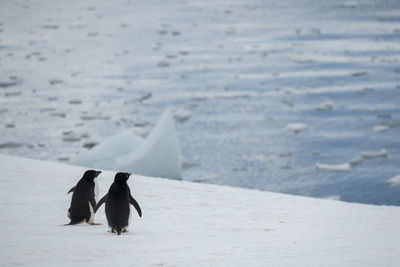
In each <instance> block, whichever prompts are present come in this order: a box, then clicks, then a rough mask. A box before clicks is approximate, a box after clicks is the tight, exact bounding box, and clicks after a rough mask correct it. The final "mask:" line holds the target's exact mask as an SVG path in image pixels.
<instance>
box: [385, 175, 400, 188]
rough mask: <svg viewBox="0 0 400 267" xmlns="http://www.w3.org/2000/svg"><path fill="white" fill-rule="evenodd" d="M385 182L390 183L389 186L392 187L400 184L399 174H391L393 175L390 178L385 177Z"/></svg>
mask: <svg viewBox="0 0 400 267" xmlns="http://www.w3.org/2000/svg"><path fill="white" fill-rule="evenodd" d="M386 183H387V184H388V185H390V186H391V187H393V186H400V174H398V175H396V176H393V177H392V178H390V179H387V180H386Z"/></svg>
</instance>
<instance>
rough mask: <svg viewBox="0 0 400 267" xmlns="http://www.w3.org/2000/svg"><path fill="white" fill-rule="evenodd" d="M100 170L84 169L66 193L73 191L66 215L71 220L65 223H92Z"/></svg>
mask: <svg viewBox="0 0 400 267" xmlns="http://www.w3.org/2000/svg"><path fill="white" fill-rule="evenodd" d="M100 173H101V171H95V170H88V171H86V172H85V173H84V174H83V176H82V178H81V179H80V180H79V182H78V183H77V184H76V186H74V187H72V188H71V189H70V190H69V191H68V194H69V193H71V192H73V194H72V198H71V206H70V208H69V209H68V213H67V216H68V218H70V219H71V222H70V223H68V224H66V225H73V224H78V223H89V224H95V223H94V209H95V207H96V201H97V195H98V187H97V176H99V174H100Z"/></svg>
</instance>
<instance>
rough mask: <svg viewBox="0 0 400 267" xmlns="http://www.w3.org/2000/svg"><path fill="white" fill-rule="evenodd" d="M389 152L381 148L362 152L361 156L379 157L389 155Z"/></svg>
mask: <svg viewBox="0 0 400 267" xmlns="http://www.w3.org/2000/svg"><path fill="white" fill-rule="evenodd" d="M387 155H388V152H387V150H386V149H384V148H383V149H381V150H379V151H367V152H362V153H361V156H362V157H363V158H366V159H368V158H378V157H387Z"/></svg>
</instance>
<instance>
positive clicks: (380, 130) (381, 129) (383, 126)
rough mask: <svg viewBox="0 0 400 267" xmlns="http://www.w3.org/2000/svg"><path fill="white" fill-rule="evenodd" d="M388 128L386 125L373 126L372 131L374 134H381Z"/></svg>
mask: <svg viewBox="0 0 400 267" xmlns="http://www.w3.org/2000/svg"><path fill="white" fill-rule="evenodd" d="M389 129H390V127H389V126H388V125H376V126H374V131H375V132H383V131H387V130H389Z"/></svg>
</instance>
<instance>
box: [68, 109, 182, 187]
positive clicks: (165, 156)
mask: <svg viewBox="0 0 400 267" xmlns="http://www.w3.org/2000/svg"><path fill="white" fill-rule="evenodd" d="M181 158H182V157H181V148H180V144H179V139H178V135H177V133H176V130H175V124H174V119H173V118H172V115H171V112H170V111H169V110H166V111H164V113H163V114H162V115H161V117H160V118H159V120H158V122H157V124H156V126H155V127H154V129H153V130H152V132H151V133H150V135H149V136H148V137H147V138H145V139H144V138H142V137H140V136H137V135H136V134H135V133H134V130H126V131H124V132H122V133H118V134H116V135H114V136H112V137H110V138H109V139H106V140H104V141H103V142H101V143H100V144H98V145H97V146H95V147H94V148H93V149H91V150H88V151H86V152H83V153H81V154H79V155H78V156H77V157H76V158H74V159H73V160H72V161H71V162H72V163H73V164H76V165H81V166H86V167H91V168H98V169H106V170H114V171H126V172H131V173H137V174H143V175H149V176H156V177H166V178H173V179H181V178H182V160H181Z"/></svg>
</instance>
